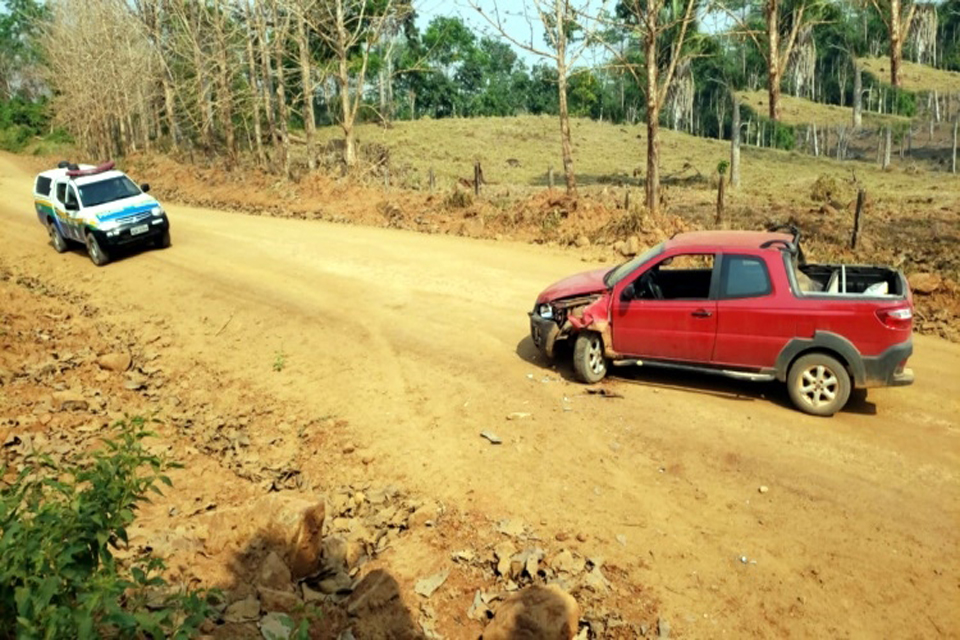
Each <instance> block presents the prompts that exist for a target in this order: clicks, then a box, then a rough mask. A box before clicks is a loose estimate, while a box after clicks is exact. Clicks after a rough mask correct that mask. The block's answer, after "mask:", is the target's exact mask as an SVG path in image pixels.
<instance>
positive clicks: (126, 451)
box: [0, 418, 212, 639]
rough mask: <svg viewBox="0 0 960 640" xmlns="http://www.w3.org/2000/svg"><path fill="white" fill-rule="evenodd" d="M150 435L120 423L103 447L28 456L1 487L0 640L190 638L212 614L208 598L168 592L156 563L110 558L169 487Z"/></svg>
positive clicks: (145, 558) (137, 424)
mask: <svg viewBox="0 0 960 640" xmlns="http://www.w3.org/2000/svg"><path fill="white" fill-rule="evenodd" d="M151 435H153V434H151V433H150V432H149V431H147V430H146V429H145V427H144V421H143V420H142V419H140V418H134V419H133V420H131V421H130V423H129V424H125V423H118V424H117V425H115V426H114V427H113V429H112V433H111V434H110V436H109V437H108V438H106V439H105V440H104V443H103V444H104V447H103V448H101V449H99V450H95V451H92V452H78V453H76V454H74V455H73V456H72V457H71V458H70V459H65V460H64V461H63V462H61V463H60V464H59V465H55V464H54V463H53V461H52V459H51V458H50V457H49V456H45V455H34V456H31V457H29V458H27V459H26V464H25V466H24V469H23V470H22V471H21V472H20V473H19V474H18V475H17V476H16V478H15V479H14V480H13V481H12V482H10V483H9V484H6V485H5V486H4V487H2V489H0V638H13V637H16V638H24V639H32V638H51V639H59V638H100V637H119V638H142V637H153V638H167V637H172V638H187V637H190V636H192V635H194V634H195V633H196V630H197V628H198V627H199V625H200V624H201V623H202V622H203V621H204V619H206V618H207V617H208V615H210V614H211V607H210V606H209V603H208V600H207V598H208V594H204V593H203V592H196V591H185V592H177V591H176V590H174V589H172V588H171V587H169V586H168V585H167V584H166V582H165V581H164V580H163V578H161V577H160V575H159V574H160V572H161V571H163V569H164V568H165V566H164V563H163V561H162V560H160V559H158V558H154V557H151V556H149V555H142V556H138V557H134V558H130V559H125V560H121V559H118V558H117V557H115V556H114V550H116V549H118V548H119V547H120V545H121V544H125V543H126V542H127V527H129V526H130V524H131V523H132V522H133V520H134V518H135V515H136V510H137V508H138V506H139V505H140V504H141V503H144V502H147V501H148V498H147V496H148V494H149V493H151V492H153V493H157V494H160V493H161V492H160V489H159V487H158V484H160V483H162V484H166V485H170V479H169V478H168V477H167V476H165V475H164V471H165V470H166V469H168V468H170V467H172V466H174V465H172V464H171V463H168V462H167V461H165V460H163V459H161V458H159V457H156V456H153V455H150V454H148V452H147V451H146V449H145V448H144V446H143V440H144V439H145V438H147V437H149V436H151ZM8 471H9V470H8V469H0V478H7V477H8ZM210 595H212V594H210ZM148 598H149V601H150V607H149V608H148V607H147V601H148Z"/></svg>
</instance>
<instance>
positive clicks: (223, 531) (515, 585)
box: [0, 262, 666, 639]
mask: <svg viewBox="0 0 960 640" xmlns="http://www.w3.org/2000/svg"><path fill="white" fill-rule="evenodd" d="M0 302H2V305H0V324H2V326H3V331H2V333H0V347H2V349H0V415H3V416H4V417H3V418H2V419H0V468H6V469H7V472H8V473H11V474H15V473H17V472H18V471H19V470H20V469H22V468H23V464H24V462H25V460H26V458H27V456H29V455H31V454H33V453H37V452H45V453H49V454H50V455H51V459H52V461H53V462H54V463H56V461H57V460H59V459H60V458H61V457H62V456H66V455H70V452H73V451H76V450H79V449H83V448H88V447H96V446H98V443H99V441H100V438H101V437H102V436H104V435H106V433H107V431H108V427H110V426H111V425H113V424H115V423H116V422H117V421H123V420H126V419H129V417H130V416H134V415H137V416H144V417H148V418H150V419H151V420H152V422H153V428H154V430H155V432H156V437H155V438H153V439H152V440H151V442H150V449H151V451H152V452H154V453H156V454H159V455H164V456H168V457H170V458H172V459H174V460H177V461H179V462H182V463H183V464H184V468H183V469H180V470H174V471H173V472H172V473H171V474H170V475H171V477H172V479H173V482H174V485H173V487H172V488H170V489H167V490H166V493H165V495H163V496H162V497H159V498H155V499H154V501H153V502H152V503H151V504H149V505H146V506H145V508H144V509H143V510H142V512H141V515H140V517H139V518H138V520H137V521H136V523H135V524H134V526H133V527H131V528H130V530H129V532H128V533H129V536H130V542H129V545H128V546H127V547H126V548H125V549H121V550H120V556H121V557H123V556H127V555H131V554H141V553H146V552H152V553H154V554H157V555H160V556H162V557H163V558H164V559H165V560H166V562H167V565H168V569H169V570H168V572H167V577H168V579H169V580H170V581H171V582H172V583H173V584H174V585H175V586H176V585H190V586H194V587H196V586H201V587H207V588H209V587H216V588H220V589H223V590H224V598H223V600H222V601H220V604H219V605H218V606H217V611H218V613H217V616H216V617H215V618H213V619H210V620H208V621H207V623H206V624H205V625H204V628H203V630H204V631H205V632H206V633H208V634H211V635H212V636H213V637H216V638H224V639H228V638H229V639H234V638H260V637H261V629H264V631H263V633H267V631H266V630H267V629H271V628H272V629H274V630H275V631H277V632H278V633H280V635H278V636H275V637H284V635H283V633H282V630H283V627H284V625H286V624H287V623H288V622H289V621H293V622H296V621H298V620H299V619H301V618H304V617H306V618H307V619H308V620H312V622H311V637H314V638H331V639H332V638H338V637H345V636H341V635H340V634H341V633H345V632H347V630H350V631H352V633H353V636H352V637H358V638H377V637H383V638H387V637H389V638H400V637H404V638H407V637H409V638H413V637H461V636H462V635H463V634H464V632H465V630H467V629H469V632H468V633H467V635H472V636H476V635H478V634H479V633H480V631H481V630H482V628H483V625H484V624H486V623H487V621H488V620H489V619H490V618H491V617H492V616H493V612H494V611H495V610H496V609H497V608H498V606H499V605H500V603H501V602H502V601H504V600H505V598H507V597H509V596H510V595H511V594H512V593H515V592H517V591H518V590H520V589H522V588H523V587H525V586H529V585H534V584H541V585H542V584H545V583H547V582H548V581H549V582H555V583H557V584H559V585H561V586H562V587H563V588H565V589H567V590H569V591H570V592H571V593H572V594H574V596H575V597H576V599H577V600H578V602H579V603H580V606H581V608H582V619H581V620H580V626H581V627H582V629H583V630H584V633H585V634H587V635H586V636H585V637H591V638H600V637H604V638H635V637H637V635H638V634H640V633H642V632H644V633H645V632H646V630H647V629H649V628H654V627H653V625H656V624H657V613H656V612H657V604H656V600H655V599H654V598H653V597H652V596H651V595H650V594H648V593H647V592H646V591H645V590H644V589H643V588H642V587H640V586H639V585H636V584H631V583H630V581H629V580H628V579H627V576H626V572H625V571H623V570H622V569H620V568H619V567H617V566H615V565H612V564H604V562H603V560H602V559H600V558H599V556H597V555H595V554H594V553H592V552H591V548H592V545H591V543H590V540H589V539H588V538H587V537H586V536H583V535H581V536H580V537H579V538H578V537H577V536H576V535H575V534H570V533H568V532H561V533H558V534H557V535H555V536H553V535H550V536H544V535H543V534H542V533H541V532H538V531H537V530H536V529H535V528H534V527H531V526H529V525H525V524H523V523H521V522H518V521H511V520H500V521H493V520H490V519H489V518H488V517H487V516H485V515H482V514H478V513H470V512H465V511H462V510H460V509H458V508H457V506H456V505H452V504H443V503H440V502H437V501H435V500H430V499H424V498H420V497H417V496H414V495H411V494H410V493H409V492H408V491H407V490H405V489H404V488H402V487H400V486H397V485H394V484H381V482H379V481H371V480H369V479H368V480H360V479H358V480H357V481H355V482H351V483H350V484H344V483H343V478H344V477H348V476H351V475H353V476H356V475H357V474H356V471H357V468H359V469H361V470H362V469H363V468H365V467H366V466H367V465H369V464H370V463H371V462H372V461H373V457H372V455H371V454H369V453H368V452H365V451H363V450H361V449H358V448H357V447H356V446H355V445H354V444H353V443H352V442H350V441H349V440H344V439H343V436H342V434H343V432H344V430H345V428H346V427H347V423H346V421H344V420H340V419H337V418H334V417H319V418H314V417H310V416H307V415H304V414H303V413H301V412H299V411H297V410H296V409H295V408H293V407H291V406H290V405H285V404H283V403H281V402H278V401H276V400H273V399H271V398H268V397H264V396H259V398H258V401H257V403H256V404H255V406H251V405H249V404H241V403H237V402H234V399H236V398H238V397H240V396H242V395H243V394H244V393H245V390H244V388H243V385H242V384H241V383H239V382H238V381H235V380H232V379H231V378H230V377H229V376H227V375H224V373H223V372H215V371H211V370H209V369H207V368H205V367H203V366H199V365H197V366H193V367H190V368H189V369H184V368H182V367H179V366H177V365H175V364H173V363H171V362H170V361H169V360H168V357H167V356H168V355H169V352H170V350H171V349H172V348H175V346H174V345H175V343H176V341H177V336H176V333H175V331H173V330H172V329H171V328H170V327H169V326H167V325H166V323H165V322H163V320H162V319H158V318H148V319H145V322H143V323H142V325H141V328H140V330H138V331H136V332H134V331H131V330H129V329H124V328H122V327H120V326H118V325H114V324H112V323H111V322H110V321H108V320H107V319H106V318H105V317H104V315H103V314H102V313H101V311H100V310H99V309H98V308H96V307H95V306H93V305H91V304H89V303H88V302H87V300H86V299H85V297H84V296H83V295H82V294H79V293H76V292H70V291H68V290H67V289H65V288H63V287H61V286H58V285H56V284H54V283H51V282H49V281H45V280H44V279H41V278H37V277H34V276H33V275H31V274H29V273H26V272H24V271H22V270H19V269H12V268H11V267H10V265H5V264H3V263H2V262H0ZM318 458H325V459H328V460H329V461H330V463H329V464H328V465H326V466H325V468H324V470H323V472H322V473H316V469H317V467H316V465H312V466H311V465H309V464H307V463H308V462H309V461H310V460H316V459H318ZM345 467H349V468H351V469H352V470H353V471H352V473H346V472H344V468H345ZM308 468H309V469H310V471H307V469H308ZM361 475H366V474H361ZM2 480H3V478H0V481H2ZM305 512H311V513H314V514H318V515H317V516H316V517H317V518H318V519H317V520H316V521H315V522H314V524H315V525H316V526H315V532H314V535H313V537H311V536H310V535H307V534H305V533H304V532H303V529H304V526H305V525H304V524H303V523H304V520H303V519H304V515H303V514H304V513H305ZM308 533H309V532H308ZM305 537H306V539H305ZM304 554H306V555H304ZM394 566H400V567H403V568H405V569H408V570H412V572H413V575H414V576H420V577H419V578H418V579H412V580H411V579H408V578H404V577H402V576H400V575H397V574H396V573H395V572H394V571H392V567H394ZM305 567H306V568H305ZM305 611H307V612H309V615H307V614H306V613H304V612H305ZM663 624H666V623H663Z"/></svg>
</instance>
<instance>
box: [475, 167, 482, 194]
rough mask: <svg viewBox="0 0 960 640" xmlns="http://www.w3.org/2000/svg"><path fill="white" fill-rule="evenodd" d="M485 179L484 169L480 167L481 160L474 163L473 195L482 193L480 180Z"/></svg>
mask: <svg viewBox="0 0 960 640" xmlns="http://www.w3.org/2000/svg"><path fill="white" fill-rule="evenodd" d="M482 179H483V171H482V170H481V169H480V161H479V160H477V161H476V162H474V163H473V195H475V196H479V195H480V181H481V180H482Z"/></svg>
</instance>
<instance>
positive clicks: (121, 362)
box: [97, 353, 132, 373]
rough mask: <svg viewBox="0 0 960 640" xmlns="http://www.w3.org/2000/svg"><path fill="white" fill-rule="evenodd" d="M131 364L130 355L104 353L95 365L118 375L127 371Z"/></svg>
mask: <svg viewBox="0 0 960 640" xmlns="http://www.w3.org/2000/svg"><path fill="white" fill-rule="evenodd" d="M131 363H132V360H131V358H130V354H127V353H105V354H104V355H102V356H100V357H99V358H97V364H98V365H99V366H100V368H101V369H106V370H107V371H116V372H118V373H123V372H124V371H126V370H127V369H129V368H130V364H131Z"/></svg>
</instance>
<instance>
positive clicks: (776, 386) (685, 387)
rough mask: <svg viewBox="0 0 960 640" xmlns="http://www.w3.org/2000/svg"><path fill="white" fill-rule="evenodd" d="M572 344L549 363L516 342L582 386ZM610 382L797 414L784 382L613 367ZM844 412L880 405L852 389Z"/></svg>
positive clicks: (529, 357) (561, 345)
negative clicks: (772, 406)
mask: <svg viewBox="0 0 960 640" xmlns="http://www.w3.org/2000/svg"><path fill="white" fill-rule="evenodd" d="M570 351H571V349H570V345H569V344H567V343H566V342H558V343H557V347H556V353H555V358H554V360H552V361H551V360H549V359H548V358H547V357H546V356H545V355H543V353H541V351H540V350H539V349H537V347H536V345H534V344H533V340H532V339H531V338H530V336H524V338H523V339H522V340H520V342H519V343H517V348H516V354H517V355H518V356H519V357H520V359H521V360H523V361H524V362H527V363H529V364H531V365H534V366H536V367H538V368H539V369H541V370H549V371H550V372H551V373H554V374H556V375H559V376H560V377H561V378H563V379H564V380H566V381H568V382H576V383H578V384H579V383H580V381H579V380H578V379H577V377H576V374H575V373H574V371H573V366H572V364H571V363H570V355H571V354H570ZM607 380H612V381H616V382H622V383H628V384H633V385H639V386H644V387H652V388H656V389H671V390H674V391H682V392H684V393H690V394H699V395H707V396H713V397H716V398H724V399H727V400H731V401H738V402H755V401H763V402H770V403H772V404H775V405H779V406H781V407H783V408H785V409H789V410H792V411H795V410H796V408H795V407H794V406H793V402H792V401H791V400H790V396H789V395H788V394H787V388H786V385H784V384H783V383H781V382H750V381H746V380H735V379H733V378H726V377H724V376H720V375H713V374H709V373H699V372H696V371H676V370H671V369H664V368H659V367H652V366H651V367H642V366H641V367H638V366H625V367H618V366H610V367H609V369H608V373H607ZM842 412H843V413H856V414H861V415H871V416H872V415H876V413H877V406H876V405H875V404H874V403H872V402H869V401H868V400H867V390H866V389H853V390H852V392H851V393H850V400H849V402H847V405H846V406H845V407H844V408H843V409H842Z"/></svg>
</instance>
